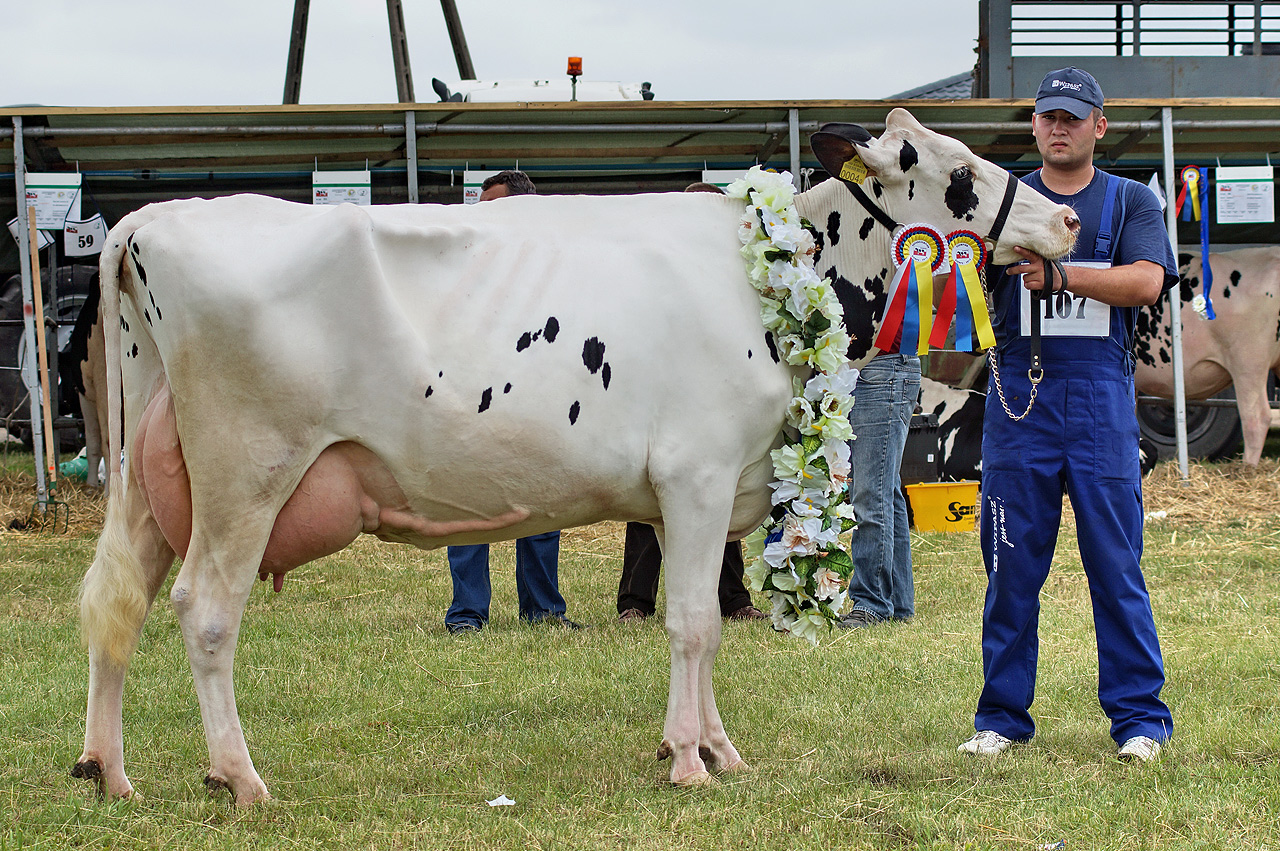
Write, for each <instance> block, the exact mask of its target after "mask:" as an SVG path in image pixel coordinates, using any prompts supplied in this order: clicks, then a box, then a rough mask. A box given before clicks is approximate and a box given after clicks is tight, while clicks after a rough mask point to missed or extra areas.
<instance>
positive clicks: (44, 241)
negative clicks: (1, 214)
mask: <svg viewBox="0 0 1280 851" xmlns="http://www.w3.org/2000/svg"><path fill="white" fill-rule="evenodd" d="M9 233H11V234H13V238H14V240H15V241H16V242H17V243H18V247H20V248H21V249H22V250H23V251H25V250H26V249H27V245H29V244H30V240H28V239H27V237H25V236H22V235H21V234H20V233H18V217H17V216H14V217H13V218H12V219H10V220H9ZM51 242H53V237H51V236H49V232H48V231H43V230H38V231H36V245H37V246H38V247H39V249H40V250H41V251H43V250H44V249H45V247H46V246H48V245H49V244H50V243H51Z"/></svg>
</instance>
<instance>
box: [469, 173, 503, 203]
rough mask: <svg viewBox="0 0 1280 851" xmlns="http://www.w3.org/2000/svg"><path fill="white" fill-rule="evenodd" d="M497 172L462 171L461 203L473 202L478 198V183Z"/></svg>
mask: <svg viewBox="0 0 1280 851" xmlns="http://www.w3.org/2000/svg"><path fill="white" fill-rule="evenodd" d="M495 174H498V172H496V171H464V172H463V173H462V203H464V204H475V203H476V202H478V201H479V200H480V185H481V184H482V183H484V182H485V181H486V180H488V179H489V178H491V177H493V176H494V175H495Z"/></svg>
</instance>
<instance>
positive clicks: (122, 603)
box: [71, 483, 174, 798]
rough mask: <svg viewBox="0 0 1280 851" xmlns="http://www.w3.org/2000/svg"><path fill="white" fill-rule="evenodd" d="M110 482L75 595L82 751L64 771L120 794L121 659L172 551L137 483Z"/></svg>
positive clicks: (123, 794) (123, 787)
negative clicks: (83, 679) (83, 657)
mask: <svg viewBox="0 0 1280 851" xmlns="http://www.w3.org/2000/svg"><path fill="white" fill-rule="evenodd" d="M116 491H126V489H125V488H116V489H115V490H113V491H112V492H111V494H110V497H109V499H108V501H107V517H106V522H105V524H104V526H103V531H102V537H101V538H99V540H98V549H97V553H96V555H95V557H94V560H93V565H92V566H91V567H90V568H89V571H88V573H87V574H86V575H85V578H84V583H83V585H82V588H81V595H80V622H81V632H82V634H83V636H84V641H85V644H86V645H87V646H88V650H89V705H88V712H87V716H86V720H85V733H84V751H83V752H82V753H81V755H80V759H79V760H78V761H77V762H76V764H75V767H74V768H72V770H71V774H72V775H73V776H75V777H82V778H84V779H86V780H92V781H94V782H95V783H96V784H97V787H98V791H99V792H100V793H101V794H105V795H107V796H110V797H113V798H127V797H129V796H131V795H132V794H133V786H132V784H131V783H130V782H129V778H128V777H127V776H126V774H125V770H124V738H123V735H124V734H123V722H122V717H121V716H122V710H123V697H124V678H125V673H126V671H127V670H128V667H129V660H130V658H131V657H132V656H133V651H134V649H135V648H136V647H137V644H138V637H139V635H140V634H141V632H142V625H143V622H144V621H145V620H146V617H147V613H148V612H149V611H150V608H151V604H152V602H153V601H154V600H155V597H156V594H157V593H158V592H159V590H160V586H161V584H163V582H164V579H165V577H166V576H167V575H168V574H169V568H170V567H171V566H172V565H173V559H174V553H173V550H172V549H170V548H169V545H168V543H167V542H166V541H165V539H164V536H163V535H162V534H161V533H160V528H159V527H158V526H157V525H156V523H155V520H154V519H153V518H152V516H151V513H150V512H149V511H148V510H147V508H146V505H145V502H144V500H143V498H142V495H141V489H140V488H139V487H138V486H137V484H136V483H134V486H133V487H130V488H128V489H127V492H125V493H123V494H120V493H116Z"/></svg>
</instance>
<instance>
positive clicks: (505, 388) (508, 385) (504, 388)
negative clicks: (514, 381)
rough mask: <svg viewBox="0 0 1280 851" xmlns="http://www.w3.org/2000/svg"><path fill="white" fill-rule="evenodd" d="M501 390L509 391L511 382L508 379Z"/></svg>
mask: <svg viewBox="0 0 1280 851" xmlns="http://www.w3.org/2000/svg"><path fill="white" fill-rule="evenodd" d="M502 392H503V393H510V392H511V382H510V381H508V382H507V386H506V387H503V388H502Z"/></svg>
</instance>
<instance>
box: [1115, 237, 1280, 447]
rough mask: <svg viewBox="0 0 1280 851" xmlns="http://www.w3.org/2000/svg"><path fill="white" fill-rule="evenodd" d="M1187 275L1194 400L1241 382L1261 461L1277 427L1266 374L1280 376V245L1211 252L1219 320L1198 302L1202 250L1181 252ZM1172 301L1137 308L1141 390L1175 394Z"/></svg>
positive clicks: (1246, 428)
mask: <svg viewBox="0 0 1280 851" xmlns="http://www.w3.org/2000/svg"><path fill="white" fill-rule="evenodd" d="M1178 262H1179V265H1180V267H1181V268H1180V274H1181V276H1182V281H1181V282H1180V285H1179V291H1180V293H1181V297H1182V358H1183V375H1184V376H1185V377H1186V394H1187V398H1188V399H1208V398H1209V397H1211V396H1213V395H1214V394H1215V393H1217V392H1218V391H1219V390H1221V389H1223V388H1224V387H1227V386H1228V385H1235V390H1236V407H1237V408H1238V409H1239V411H1240V424H1241V428H1242V430H1243V432H1244V461H1245V463H1246V464H1257V463H1258V461H1259V460H1260V459H1261V458H1262V446H1263V444H1264V443H1266V440H1267V431H1268V430H1269V429H1270V427H1271V403H1270V401H1269V400H1268V398H1267V374H1268V373H1275V374H1276V375H1277V376H1280V247H1275V246H1270V247H1264V248H1239V249H1236V250H1234V251H1223V252H1221V253H1218V254H1214V253H1211V254H1210V255H1209V268H1210V269H1211V270H1212V271H1213V290H1212V297H1213V309H1214V313H1215V314H1216V316H1217V318H1216V319H1212V320H1209V319H1204V318H1202V317H1201V316H1200V315H1199V314H1198V313H1196V312H1195V311H1194V310H1192V309H1191V299H1192V297H1193V296H1194V295H1196V294H1197V293H1199V292H1200V291H1201V285H1200V277H1201V274H1202V273H1201V264H1200V254H1199V253H1192V254H1181V255H1179V257H1178ZM1166 310H1167V303H1166V302H1165V300H1164V299H1161V300H1160V301H1159V302H1157V303H1156V304H1155V305H1152V306H1150V307H1144V308H1143V309H1142V311H1141V312H1140V313H1139V314H1138V326H1137V333H1136V335H1135V342H1134V352H1135V354H1136V355H1137V369H1136V371H1135V373H1134V380H1135V382H1136V384H1137V388H1138V392H1139V393H1147V394H1150V395H1152V396H1162V397H1164V398H1166V399H1172V398H1173V354H1172V352H1173V349H1172V344H1171V336H1170V331H1169V318H1168V316H1167V315H1166V314H1165V311H1166Z"/></svg>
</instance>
